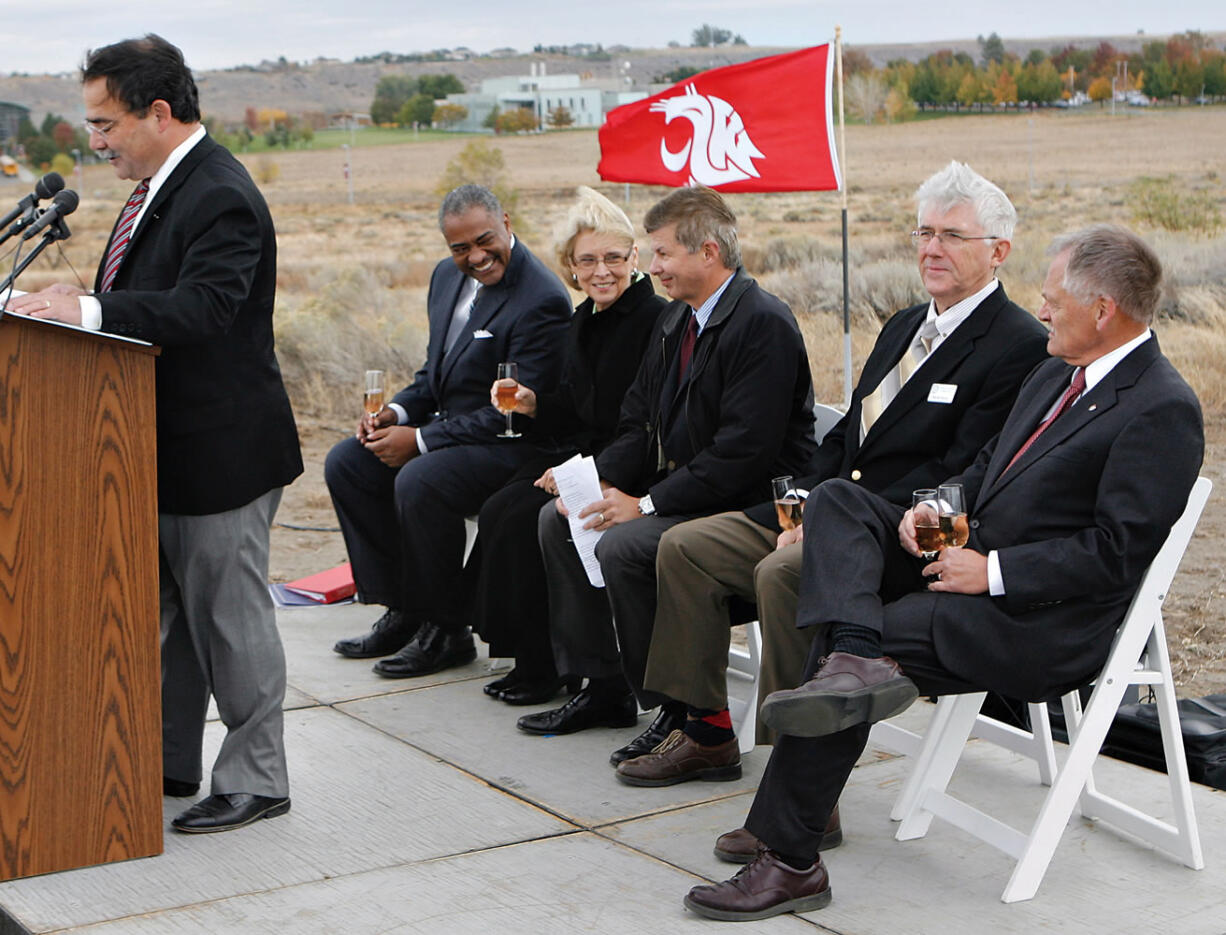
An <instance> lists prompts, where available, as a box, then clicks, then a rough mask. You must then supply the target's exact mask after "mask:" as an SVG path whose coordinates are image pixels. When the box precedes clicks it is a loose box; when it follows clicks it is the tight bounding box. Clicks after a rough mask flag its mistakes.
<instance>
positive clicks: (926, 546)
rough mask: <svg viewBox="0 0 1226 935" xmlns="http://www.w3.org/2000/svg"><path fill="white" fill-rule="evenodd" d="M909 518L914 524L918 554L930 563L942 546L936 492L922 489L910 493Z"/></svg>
mask: <svg viewBox="0 0 1226 935" xmlns="http://www.w3.org/2000/svg"><path fill="white" fill-rule="evenodd" d="M911 518H912V519H913V520H914V522H915V544H916V546H917V547H918V548H919V550H920V554H921V555H923V556H924V558H926V559H927V560H928V561H930V562H931V561H932V560H933V559H935V558H936V557H937V554H938V553H939V552H940V551H941V545H942V543H941V518H940V513H939V511H938V509H937V491H936V490H933V489H931V488H924V489H922V490H916V491H913V492H912V493H911Z"/></svg>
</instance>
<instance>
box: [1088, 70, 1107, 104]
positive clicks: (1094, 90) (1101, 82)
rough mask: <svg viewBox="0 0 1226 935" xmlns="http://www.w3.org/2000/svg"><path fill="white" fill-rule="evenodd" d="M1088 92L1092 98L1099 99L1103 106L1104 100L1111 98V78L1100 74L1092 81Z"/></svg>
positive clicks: (1093, 99)
mask: <svg viewBox="0 0 1226 935" xmlns="http://www.w3.org/2000/svg"><path fill="white" fill-rule="evenodd" d="M1086 93H1087V94H1088V95H1090V100H1092V101H1097V102H1098V104H1099V106H1100V107H1101V106H1102V103H1103V101H1109V100H1111V79H1110V78H1106V77H1103V76H1102V75H1099V76H1098V77H1097V78H1095V79H1094V80H1093V81H1091V82H1090V88H1089V90H1088V91H1086Z"/></svg>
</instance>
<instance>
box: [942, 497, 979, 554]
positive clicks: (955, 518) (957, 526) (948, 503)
mask: <svg viewBox="0 0 1226 935" xmlns="http://www.w3.org/2000/svg"><path fill="white" fill-rule="evenodd" d="M937 503H938V504H939V509H940V511H941V518H940V526H941V545H942V547H944V548H949V547H950V546H954V547H957V548H961V547H962V546H964V545H966V540H967V539H969V538H970V535H971V527H970V524H969V523H968V522H967V520H966V494H965V493H964V492H963V490H962V485H961V484H942V485H941V486H940V487H938V488H937Z"/></svg>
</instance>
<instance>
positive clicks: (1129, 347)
mask: <svg viewBox="0 0 1226 935" xmlns="http://www.w3.org/2000/svg"><path fill="white" fill-rule="evenodd" d="M1152 335H1153V332H1152V331H1150V330H1149V329H1148V328H1146V329H1145V332H1144V333H1143V334H1139V335H1137V336H1136V337H1135V338H1133V339H1132V340H1131V341H1129V342H1128V343H1127V344H1121V345H1120V346H1119V347H1117V348H1116V349H1115V350H1113V351H1108V352H1107V353H1106V354H1103V356H1102V357H1100V358H1098V359H1097V360H1094V361H1091V362H1090V363H1088V364H1086V388H1085V391H1086V392H1087V393H1088V392H1089V391H1090V390H1092V389H1094V387H1095V386H1096V385H1097V384H1098V383H1099V382H1100V381H1101V380H1102V379H1103V377H1105V376H1106V375H1107V374H1109V373H1110V372H1111V371H1112V370H1114V369H1115V366H1116V364H1118V363H1119V362H1120V361H1121V360H1123V359H1124V358H1125V357H1127V356H1128V355H1129V354H1131V353H1132V352H1133V351H1134V350H1136V349H1137V348H1138V347H1140V346H1141V345H1142V344H1144V343H1145V342H1146V341H1148V340H1149V339H1150V337H1151V336H1152ZM1070 380H1071V378H1070Z"/></svg>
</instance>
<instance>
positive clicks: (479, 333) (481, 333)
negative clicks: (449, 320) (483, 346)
mask: <svg viewBox="0 0 1226 935" xmlns="http://www.w3.org/2000/svg"><path fill="white" fill-rule="evenodd" d="M493 336H494V335H493V334H492V333H491V332H489V331H486V330H485V329H484V328H478V329H477V330H476V331H474V332H473V340H474V341H476V340H479V339H480V338H492V337H493Z"/></svg>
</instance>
